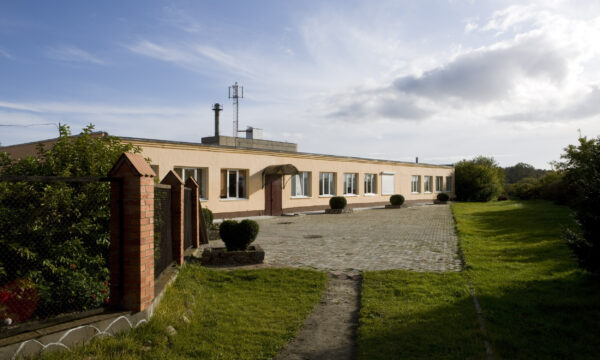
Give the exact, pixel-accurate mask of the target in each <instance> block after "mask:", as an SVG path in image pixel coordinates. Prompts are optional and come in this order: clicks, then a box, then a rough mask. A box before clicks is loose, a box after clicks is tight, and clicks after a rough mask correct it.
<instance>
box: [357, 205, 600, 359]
mask: <svg viewBox="0 0 600 360" xmlns="http://www.w3.org/2000/svg"><path fill="white" fill-rule="evenodd" d="M452 206H453V211H454V214H455V217H456V220H457V226H458V230H459V237H460V239H461V240H460V241H461V247H462V249H463V252H464V255H465V260H466V265H467V268H466V270H465V271H463V272H461V273H443V274H436V273H416V272H410V271H385V272H367V273H365V274H364V278H363V287H362V308H361V311H360V319H359V330H358V352H359V358H360V359H364V360H366V359H485V358H486V354H485V349H484V345H483V338H482V334H481V332H480V331H479V326H478V324H477V317H476V313H475V308H474V305H473V300H472V298H471V296H470V294H469V285H468V283H469V278H471V279H472V282H473V284H474V287H475V290H476V292H477V295H478V297H479V301H480V303H481V306H482V308H483V312H484V314H483V315H484V319H485V325H486V327H487V332H488V339H489V340H490V342H491V346H492V351H493V353H494V356H495V358H496V359H556V358H568V359H597V358H598V354H600V281H599V279H598V277H597V276H593V275H590V274H589V273H586V272H584V271H582V270H580V269H579V268H578V266H577V262H576V260H575V259H574V257H573V256H572V254H571V251H570V250H569V248H568V247H567V246H566V244H565V243H564V241H563V240H562V239H561V236H560V233H561V228H562V227H563V226H564V225H567V224H569V225H572V220H571V217H570V214H569V210H568V209H567V208H565V207H559V206H555V205H552V204H551V203H548V202H543V201H527V202H512V201H504V202H490V203H458V204H453V205H452Z"/></svg>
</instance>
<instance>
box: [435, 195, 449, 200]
mask: <svg viewBox="0 0 600 360" xmlns="http://www.w3.org/2000/svg"><path fill="white" fill-rule="evenodd" d="M437 199H438V200H439V201H448V200H450V196H448V194H444V193H440V194H438V196H437Z"/></svg>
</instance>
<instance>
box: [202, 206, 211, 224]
mask: <svg viewBox="0 0 600 360" xmlns="http://www.w3.org/2000/svg"><path fill="white" fill-rule="evenodd" d="M202 216H204V222H205V223H206V227H207V228H209V227H211V226H212V224H213V219H214V216H213V212H212V211H210V210H209V209H207V208H202Z"/></svg>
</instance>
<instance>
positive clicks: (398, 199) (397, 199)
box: [390, 194, 404, 206]
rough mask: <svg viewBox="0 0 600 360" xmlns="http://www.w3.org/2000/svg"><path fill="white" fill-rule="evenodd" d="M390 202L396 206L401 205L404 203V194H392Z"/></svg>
mask: <svg viewBox="0 0 600 360" xmlns="http://www.w3.org/2000/svg"><path fill="white" fill-rule="evenodd" d="M390 204H392V205H394V206H400V205H402V204H404V196H402V195H400V194H395V195H392V196H390Z"/></svg>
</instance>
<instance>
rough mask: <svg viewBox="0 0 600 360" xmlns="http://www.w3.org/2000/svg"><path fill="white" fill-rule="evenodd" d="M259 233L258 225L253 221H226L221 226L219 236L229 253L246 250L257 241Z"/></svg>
mask: <svg viewBox="0 0 600 360" xmlns="http://www.w3.org/2000/svg"><path fill="white" fill-rule="evenodd" d="M258 231H259V226H258V223H257V222H256V221H253V220H242V221H241V222H239V223H238V222H237V221H235V220H225V221H223V222H222V223H221V226H219V234H220V235H221V239H222V240H223V242H224V243H225V246H226V247H227V250H228V251H240V250H246V249H247V248H248V246H249V245H250V244H251V243H252V242H253V241H254V240H255V239H256V236H257V235H258Z"/></svg>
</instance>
